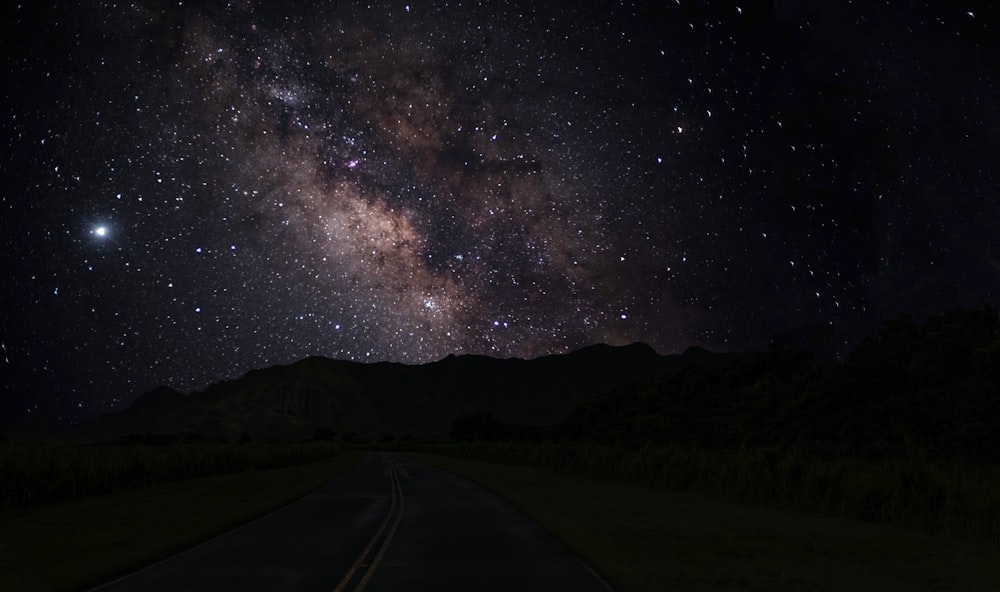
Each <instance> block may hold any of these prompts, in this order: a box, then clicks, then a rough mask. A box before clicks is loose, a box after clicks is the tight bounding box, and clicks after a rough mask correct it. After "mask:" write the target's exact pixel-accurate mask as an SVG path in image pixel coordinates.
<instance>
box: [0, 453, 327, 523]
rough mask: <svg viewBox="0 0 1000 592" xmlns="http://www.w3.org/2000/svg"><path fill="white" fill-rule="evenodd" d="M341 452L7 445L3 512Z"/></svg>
mask: <svg viewBox="0 0 1000 592" xmlns="http://www.w3.org/2000/svg"><path fill="white" fill-rule="evenodd" d="M338 450H339V449H338V448H337V447H336V446H335V445H333V444H329V443H310V444H287V445H266V444H173V445H169V446H153V445H142V444H131V445H92V446H68V445H67V446H62V445H30V446H29V445H10V446H2V447H0V509H2V508H10V507H22V506H28V505H33V504H42V503H51V502H60V501H67V500H71V499H76V498H79V497H84V496H89V495H98V494H104V493H113V492H117V491H121V490H124V489H130V488H134V487H143V486H147V485H154V484H158V483H165V482H168V481H179V480H182V479H192V478H196V477H205V476H208V475H218V474H223V473H233V472H238V471H250V470H259V469H271V468H278V467H286V466H292V465H296V464H302V463H305V462H310V461H316V460H321V459H325V458H330V457H332V456H334V455H336V454H337V453H338Z"/></svg>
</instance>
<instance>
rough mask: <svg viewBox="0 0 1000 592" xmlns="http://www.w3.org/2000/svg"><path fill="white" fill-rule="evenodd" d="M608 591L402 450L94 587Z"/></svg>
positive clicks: (501, 507)
mask: <svg viewBox="0 0 1000 592" xmlns="http://www.w3.org/2000/svg"><path fill="white" fill-rule="evenodd" d="M607 589H608V588H607V587H606V586H605V585H604V584H603V583H602V582H601V580H600V579H599V578H598V577H597V576H596V575H595V574H594V573H593V572H592V571H591V570H590V569H589V568H587V566H586V565H584V564H583V563H582V562H581V561H580V560H579V559H577V558H576V556H574V555H573V554H572V553H571V552H569V551H568V550H567V549H566V548H565V547H563V546H562V545H561V544H560V543H558V542H557V541H556V540H555V539H553V538H552V537H551V536H550V535H549V534H548V533H546V532H545V531H544V530H542V529H541V528H540V527H539V526H538V525H536V524H535V523H533V522H532V521H531V520H529V519H528V518H526V517H525V516H524V515H522V514H521V513H520V512H518V511H517V510H515V509H514V508H513V507H511V506H510V505H509V504H507V503H505V502H503V501H501V500H500V499H498V498H497V497H496V496H494V495H492V494H490V493H488V492H487V491H485V490H483V489H481V488H480V487H478V486H476V485H474V484H472V483H470V482H468V481H465V480H464V479H461V478H459V477H457V476H455V475H452V474H451V473H447V472H445V471H441V470H438V469H435V468H432V467H429V466H427V465H425V464H422V463H419V462H417V461H414V460H412V459H410V458H408V457H405V456H401V455H396V454H371V455H369V456H368V457H367V458H366V459H364V460H363V461H361V462H360V463H358V464H357V465H355V466H353V467H351V468H350V469H348V470H347V471H345V472H344V473H342V474H341V475H339V476H338V477H337V478H336V479H334V480H333V481H331V482H330V483H329V484H327V485H326V486H325V487H323V488H322V489H320V490H319V491H317V492H315V493H313V494H311V495H308V496H306V497H304V498H302V499H301V500H299V501H297V502H295V503H293V504H290V505H288V506H285V507H284V508H282V509H280V510H278V511H276V512H273V513H271V514H268V515H267V516H264V517H263V518H260V519H258V520H256V521H254V522H251V523H250V524H247V525H244V526H242V527H240V528H237V529H235V530H233V531H231V532H228V533H226V534H224V535H222V536H220V537H217V538H215V539H212V540H210V541H208V542H205V543H202V544H200V545H198V546H196V547H192V548H191V549H188V550H187V551H184V552H183V553H180V554H178V555H175V556H173V557H171V558H169V559H167V560H165V561H162V562H160V563H157V564H156V565H153V566H151V567H148V568H146V569H143V570H141V571H138V572H136V573H134V574H131V575H129V576H126V577H124V578H121V579H119V580H116V581H114V582H111V583H109V584H107V585H105V586H101V587H99V588H97V589H95V590H100V591H101V592H128V591H133V590H135V591H139V590H142V591H151V592H157V591H168V590H169V591H171V592H173V591H176V590H185V591H192V592H194V591H198V590H240V592H256V591H263V590H275V591H277V590H281V591H293V590H302V591H316V592H319V591H325V592H347V591H352V592H357V591H360V590H366V591H371V592H384V591H388V590H407V591H420V590H434V591H435V592H443V591H448V590H462V591H463V592H465V591H468V590H477V591H488V590H525V591H527V590H581V591H595V592H597V591H606V590H607Z"/></svg>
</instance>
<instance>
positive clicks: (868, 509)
mask: <svg viewBox="0 0 1000 592" xmlns="http://www.w3.org/2000/svg"><path fill="white" fill-rule="evenodd" d="M416 450H419V451H421V452H427V453H431V454H443V455H446V456H457V457H461V458H467V459H474V460H481V461H485V462H493V463H500V464H512V465H518V466H528V467H535V468H539V469H548V470H553V471H559V472H562V473H568V474H572V475H576V476H578V477H583V478H587V479H594V480H608V481H615V482H618V483H628V484H631V485H640V486H646V487H655V488H657V489H665V490H670V491H685V492H689V493H695V494H700V495H708V496H712V497H716V498H720V499H725V500H728V501H732V502H737V503H746V504H751V505H760V506H768V507H772V508H776V509H782V510H794V511H801V512H812V513H816V514H823V515H828V516H837V517H841V518H848V519H854V520H863V521H865V522H877V523H883V524H892V525H895V526H902V527H905V528H915V529H919V530H922V531H924V532H927V533H933V534H946V535H951V536H955V537H958V538H965V539H971V540H977V541H980V542H983V543H988V544H993V545H1000V467H998V466H995V465H994V466H991V465H988V464H978V465H975V464H960V463H955V462H952V463H943V462H931V461H928V460H925V459H922V458H919V457H915V458H905V459H882V460H874V459H858V458H816V457H810V456H809V455H806V454H804V453H803V452H802V451H801V450H798V449H795V448H790V449H743V450H730V451H710V450H703V449H699V448H697V447H691V446H683V445H679V444H678V445H661V446H645V447H642V448H641V449H638V450H627V449H623V448H614V447H609V446H603V445H600V444H594V443H591V442H561V443H539V444H520V443H512V442H472V443H447V444H436V445H426V446H423V447H421V448H416ZM998 589H1000V588H998Z"/></svg>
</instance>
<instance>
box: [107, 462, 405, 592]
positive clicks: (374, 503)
mask: <svg viewBox="0 0 1000 592" xmlns="http://www.w3.org/2000/svg"><path fill="white" fill-rule="evenodd" d="M389 468H390V467H389V466H388V465H387V464H386V463H385V458H384V457H383V455H380V454H372V455H369V456H368V457H367V458H366V459H365V460H363V461H361V462H360V463H358V464H357V465H355V466H353V467H351V468H349V469H348V470H346V471H344V472H343V473H342V474H340V475H339V476H338V477H337V478H336V479H334V480H333V481H331V482H330V483H329V484H328V485H326V486H324V487H323V488H322V489H320V490H319V491H316V492H315V493H313V494H310V495H308V496H306V497H304V498H302V499H301V500H298V501H296V502H295V503H292V504H290V505H288V506H285V507H284V508H282V509H280V510H278V511H276V512H274V513H271V514H268V515H267V516H265V517H263V518H261V519H259V520H257V521H255V522H251V523H250V524H247V525H245V526H243V527H240V528H237V529H236V530H233V531H231V532H228V533H226V534H224V535H222V536H220V537H218V538H216V539H213V540H211V541H208V542H206V543H203V544H201V545H198V546H196V547H192V548H191V549H188V550H187V551H184V552H183V553H180V554H178V555H175V556H174V557H171V558H169V559H167V560H166V561H163V562H161V563H159V564H156V565H154V566H152V567H150V568H148V569H144V570H142V571H139V572H136V573H134V574H132V575H130V576H127V577H125V578H122V579H120V580H117V581H115V582H112V583H111V584H108V585H106V586H102V587H100V588H98V590H100V591H101V592H125V591H130V590H137V591H138V590H142V591H144V592H145V591H152V592H156V591H170V592H177V591H180V590H184V591H186V592H187V591H198V590H212V591H216V590H239V591H240V592H253V591H257V590H282V591H285V590H288V591H292V590H303V591H306V590H310V591H313V590H315V591H317V592H318V591H323V592H330V591H331V590H333V589H334V587H336V586H337V583H338V582H340V581H341V579H342V578H343V577H344V574H346V573H347V572H348V571H349V570H350V569H351V567H352V565H353V564H354V563H355V560H356V559H357V558H358V556H359V555H360V554H361V553H362V550H363V549H365V548H366V546H369V545H370V543H371V542H372V537H373V536H374V533H375V532H376V531H377V530H378V529H379V527H380V525H381V524H383V523H384V522H385V520H386V517H387V514H388V511H389V508H390V505H391V504H392V501H393V498H394V496H393V486H392V480H391V479H390V471H389Z"/></svg>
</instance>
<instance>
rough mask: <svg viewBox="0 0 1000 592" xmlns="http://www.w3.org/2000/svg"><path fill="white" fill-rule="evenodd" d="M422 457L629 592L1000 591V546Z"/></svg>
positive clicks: (535, 471)
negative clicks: (478, 488) (495, 498)
mask: <svg viewBox="0 0 1000 592" xmlns="http://www.w3.org/2000/svg"><path fill="white" fill-rule="evenodd" d="M413 456H414V457H416V458H418V459H420V460H422V461H424V462H427V463H429V464H432V465H435V466H438V467H440V468H443V469H446V470H448V471H451V472H454V473H456V474H458V475H461V476H463V477H465V478H467V479H470V480H471V481H474V482H476V483H479V484H480V485H482V486H484V487H486V488H487V489H489V490H491V491H493V492H495V493H497V494H498V495H500V496H501V497H503V498H505V499H507V500H508V501H510V502H511V503H512V504H514V505H515V506H516V507H518V508H519V509H520V510H521V511H523V512H524V513H525V514H527V515H528V516H530V517H531V518H532V519H534V520H536V521H537V522H538V523H539V524H541V525H542V526H543V527H544V528H546V529H547V530H549V531H550V532H552V533H553V534H554V535H555V536H556V537H557V538H559V539H560V540H562V541H563V542H564V543H565V544H566V545H567V546H568V547H570V548H571V549H573V550H574V551H575V552H576V553H577V554H579V555H580V556H581V557H582V558H583V559H584V560H585V561H587V562H588V563H589V564H590V565H591V566H593V567H594V569H596V570H597V571H598V573H600V574H601V575H602V576H603V577H604V578H605V579H607V580H608V581H609V582H610V583H611V585H612V586H614V587H615V588H616V589H617V590H620V591H623V592H626V591H641V590H686V591H687V590H690V591H700V590H762V591H763V590H769V591H770V590H818V591H827V590H906V591H907V592H909V591H911V590H940V591H945V590H963V591H965V590H996V589H997V582H1000V546H997V545H991V544H987V543H982V542H973V541H969V540H962V539H956V538H949V537H945V536H942V535H932V534H927V533H923V532H919V531H916V530H910V529H904V528H900V527H895V526H889V525H882V524H870V523H865V522H860V521H854V520H848V519H843V518H833V517H827V516H819V515H814V514H806V513H799V512H791V511H783V510H777V509H770V508H763V507H759V506H753V505H747V504H740V503H735V502H731V501H723V500H720V499H717V498H710V497H705V496H699V495H695V494H691V493H678V492H673V491H667V490H662V489H652V488H648V487H640V486H635V485H628V484H621V483H613V482H608V481H592V480H585V479H582V478H578V477H571V476H567V475H564V474H560V473H555V472H551V471H546V470H541V469H532V468H524V467H516V466H509V465H500V464H492V463H485V462H478V461H470V460H460V459H455V458H450V457H442V456H437V455H426V454H414V455H413Z"/></svg>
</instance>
